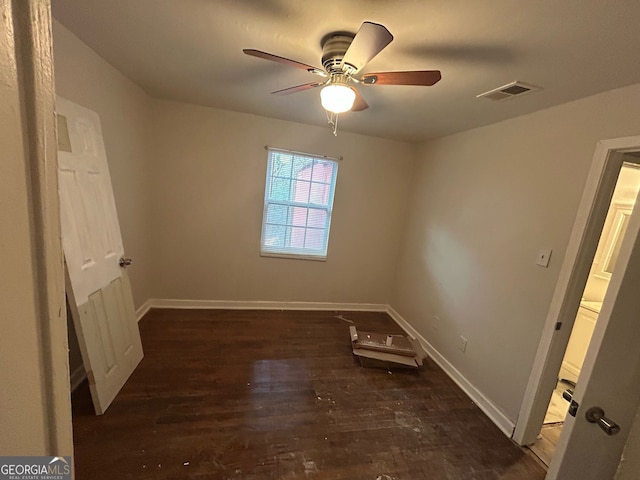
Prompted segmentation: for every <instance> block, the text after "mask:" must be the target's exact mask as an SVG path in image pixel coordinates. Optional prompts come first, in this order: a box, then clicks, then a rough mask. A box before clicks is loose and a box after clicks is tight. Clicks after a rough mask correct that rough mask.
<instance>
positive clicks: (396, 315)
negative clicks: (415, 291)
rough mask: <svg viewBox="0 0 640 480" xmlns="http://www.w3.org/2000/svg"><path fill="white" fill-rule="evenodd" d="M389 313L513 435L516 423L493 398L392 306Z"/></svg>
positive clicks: (509, 434) (499, 425)
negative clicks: (476, 385) (470, 379)
mask: <svg viewBox="0 0 640 480" xmlns="http://www.w3.org/2000/svg"><path fill="white" fill-rule="evenodd" d="M387 313H388V314H389V316H390V317H391V318H393V320H395V322H396V323H397V324H398V325H400V327H401V328H402V329H403V330H404V331H405V332H407V334H408V335H409V336H411V337H412V338H414V339H416V340H418V341H419V342H420V343H421V344H422V348H424V350H425V352H427V354H428V355H429V356H430V357H431V358H432V359H433V361H434V362H436V363H437V364H438V366H439V367H440V368H442V370H444V372H445V373H446V374H447V375H449V377H450V378H451V379H452V380H453V381H454V382H455V383H456V384H457V385H458V386H459V387H460V388H461V389H462V391H463V392H464V393H466V394H467V395H468V396H469V398H470V399H471V400H472V401H473V402H474V403H475V404H476V405H478V407H480V410H482V411H483V412H484V413H485V415H486V416H487V417H489V419H490V420H491V421H492V422H493V423H495V424H496V426H497V427H498V428H499V429H500V430H501V431H502V432H503V433H504V434H505V435H506V436H507V437H509V438H511V436H512V435H513V429H514V428H515V424H514V423H513V422H512V421H511V420H509V419H508V418H507V417H506V416H505V415H504V413H502V412H501V411H500V410H499V409H498V407H496V406H495V405H494V404H493V403H492V402H491V400H489V399H488V398H487V397H485V396H484V395H483V394H482V392H480V390H478V389H477V388H476V387H475V386H474V385H473V384H472V383H471V382H469V380H467V379H466V378H465V377H464V376H463V375H462V374H461V373H460V372H459V371H458V370H457V369H456V368H455V367H454V366H453V365H451V363H449V361H448V360H447V359H446V358H445V357H444V356H443V355H442V354H441V353H440V352H438V350H436V349H435V348H434V347H433V345H431V344H430V343H429V342H428V341H427V340H426V339H425V338H424V337H423V336H422V335H420V333H418V331H417V330H416V329H415V328H413V327H412V326H411V325H410V324H409V322H407V321H406V320H405V319H404V318H402V316H401V315H400V314H399V313H398V312H396V311H395V310H394V309H393V308H392V307H391V306H389V307H387Z"/></svg>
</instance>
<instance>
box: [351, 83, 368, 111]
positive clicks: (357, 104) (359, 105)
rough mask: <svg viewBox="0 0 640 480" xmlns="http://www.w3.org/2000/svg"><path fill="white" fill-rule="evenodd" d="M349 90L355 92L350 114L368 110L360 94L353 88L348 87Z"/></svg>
mask: <svg viewBox="0 0 640 480" xmlns="http://www.w3.org/2000/svg"><path fill="white" fill-rule="evenodd" d="M350 88H351V90H353V91H354V92H356V99H355V100H354V101H353V107H351V111H352V112H361V111H362V110H366V109H367V108H369V104H368V103H367V102H366V101H365V100H364V98H362V95H360V92H359V91H358V90H356V89H355V88H353V87H350Z"/></svg>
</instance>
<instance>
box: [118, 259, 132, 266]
mask: <svg viewBox="0 0 640 480" xmlns="http://www.w3.org/2000/svg"><path fill="white" fill-rule="evenodd" d="M131 263H133V260H131V259H130V258H124V257H123V258H121V259H120V260H119V261H118V265H120V266H121V267H122V268H127V267H128V266H129V265H131Z"/></svg>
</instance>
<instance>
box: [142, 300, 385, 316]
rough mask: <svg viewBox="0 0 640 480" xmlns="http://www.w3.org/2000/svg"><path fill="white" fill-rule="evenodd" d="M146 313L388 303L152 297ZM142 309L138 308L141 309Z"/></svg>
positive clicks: (365, 307)
mask: <svg viewBox="0 0 640 480" xmlns="http://www.w3.org/2000/svg"><path fill="white" fill-rule="evenodd" d="M143 306H146V310H145V311H144V313H146V312H147V311H148V310H149V309H150V308H188V309H219V310H222V309H228V310H329V311H332V310H349V311H358V312H386V311H387V305H384V304H378V303H330V302H271V301H243V300H182V299H162V298H152V299H149V300H147V301H146V302H145V303H144V305H143ZM141 309H142V307H141V308H140V309H138V310H139V311H140V310H141Z"/></svg>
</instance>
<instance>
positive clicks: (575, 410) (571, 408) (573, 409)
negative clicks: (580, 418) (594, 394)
mask: <svg viewBox="0 0 640 480" xmlns="http://www.w3.org/2000/svg"><path fill="white" fill-rule="evenodd" d="M578 408H580V404H579V403H578V402H576V401H575V400H571V405H569V415H571V416H572V417H575V416H576V415H577V413H578Z"/></svg>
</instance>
